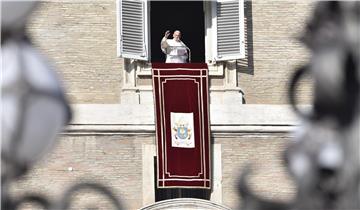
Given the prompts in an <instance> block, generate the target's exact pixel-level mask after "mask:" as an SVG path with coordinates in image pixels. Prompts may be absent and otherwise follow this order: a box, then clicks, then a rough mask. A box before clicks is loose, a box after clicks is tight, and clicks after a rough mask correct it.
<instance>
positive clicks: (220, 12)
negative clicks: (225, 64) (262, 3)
mask: <svg viewBox="0 0 360 210" xmlns="http://www.w3.org/2000/svg"><path fill="white" fill-rule="evenodd" d="M212 12H213V15H214V17H215V18H213V20H214V25H215V28H216V30H215V34H214V37H216V38H215V40H216V43H214V46H213V47H214V48H215V49H216V50H215V53H216V54H215V60H218V61H221V60H232V59H240V58H245V41H244V1H243V0H217V1H216V2H214V3H213V8H212Z"/></svg>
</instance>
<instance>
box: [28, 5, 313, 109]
mask: <svg viewBox="0 0 360 210" xmlns="http://www.w3.org/2000/svg"><path fill="white" fill-rule="evenodd" d="M115 3H116V1H115V0H101V1H74V2H72V1H51V2H44V3H43V4H42V6H41V7H40V8H39V10H38V11H37V12H36V13H35V15H34V17H33V18H32V21H31V24H30V26H29V29H30V32H31V35H32V37H33V40H34V42H35V44H36V45H37V46H39V47H40V48H41V49H43V50H44V52H46V53H47V54H48V56H49V57H51V58H52V60H53V61H54V62H55V64H56V66H57V67H58V69H59V72H60V74H61V75H62V77H63V79H64V83H65V86H66V89H67V92H68V95H69V97H70V98H71V102H72V103H120V92H121V82H122V71H124V66H123V62H122V59H120V58H118V57H117V56H116V5H115ZM245 7H246V8H245V17H246V34H247V42H248V44H247V52H248V58H247V59H245V60H241V61H238V68H237V70H238V83H239V87H241V88H242V89H243V91H244V93H245V99H246V102H247V103H248V104H285V103H287V97H286V94H287V92H286V91H287V83H288V80H289V78H290V75H291V73H292V72H293V71H294V68H295V67H296V66H298V65H300V64H303V63H304V62H305V61H307V59H308V56H309V52H308V51H307V49H306V48H305V47H304V46H303V45H302V44H300V43H299V42H298V41H297V40H296V39H295V38H296V37H297V36H299V35H300V34H301V32H302V31H303V29H304V26H305V21H306V19H307V17H308V15H309V14H310V12H311V9H312V7H313V3H311V2H309V1H305V2H302V1H269V0H261V1H252V2H249V1H246V3H245ZM214 81H215V80H214ZM310 98H311V85H310V82H309V80H307V81H305V82H304V84H303V85H302V86H301V88H300V90H299V100H300V102H302V103H306V102H308V101H309V99H310Z"/></svg>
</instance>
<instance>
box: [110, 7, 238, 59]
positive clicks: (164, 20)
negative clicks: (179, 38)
mask: <svg viewBox="0 0 360 210" xmlns="http://www.w3.org/2000/svg"><path fill="white" fill-rule="evenodd" d="M117 8H118V12H117V14H118V17H117V20H118V24H117V34H118V38H117V43H118V45H117V50H118V55H119V56H120V57H124V58H132V59H138V60H145V61H153V62H161V61H164V60H165V55H164V54H162V52H161V50H160V41H161V38H162V36H163V35H164V32H165V31H166V30H172V31H173V30H176V29H178V30H181V31H182V33H183V40H184V42H185V43H186V44H187V45H188V47H189V48H190V49H191V54H192V56H191V57H192V61H193V62H204V60H205V55H206V56H207V58H206V60H214V61H221V60H230V59H231V60H232V59H239V58H244V57H245V42H244V40H245V39H244V34H245V33H244V1H243V0H217V1H211V2H209V1H147V0H117ZM208 10H209V11H208ZM209 37H211V38H209ZM150 40H151V41H150Z"/></svg>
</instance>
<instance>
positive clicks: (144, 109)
mask: <svg viewBox="0 0 360 210" xmlns="http://www.w3.org/2000/svg"><path fill="white" fill-rule="evenodd" d="M72 109H73V111H74V118H73V120H72V122H71V123H70V125H69V126H67V127H66V128H65V130H64V131H63V134H65V135H110V134H117V135H154V133H155V120H154V107H153V105H139V104H135V105H123V104H76V105H73V106H72ZM210 124H211V135H212V136H214V137H219V136H239V135H243V134H246V135H260V134H262V133H263V134H264V133H288V132H292V131H293V130H294V129H295V127H296V126H297V125H298V119H297V118H296V117H295V116H294V114H293V113H292V111H291V109H290V107H289V106H288V105H241V106H235V105H210Z"/></svg>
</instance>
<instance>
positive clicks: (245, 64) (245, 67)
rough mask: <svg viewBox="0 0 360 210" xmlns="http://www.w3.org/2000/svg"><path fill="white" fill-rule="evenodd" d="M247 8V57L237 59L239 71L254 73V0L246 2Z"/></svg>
mask: <svg viewBox="0 0 360 210" xmlns="http://www.w3.org/2000/svg"><path fill="white" fill-rule="evenodd" d="M244 7H245V8H244V9H245V14H244V15H245V58H244V59H239V60H237V61H236V69H237V70H238V72H239V73H243V74H250V75H254V50H253V47H254V46H253V22H252V2H251V1H245V2H244Z"/></svg>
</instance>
